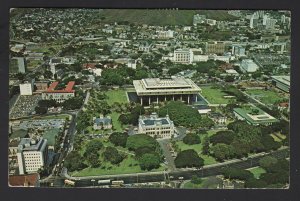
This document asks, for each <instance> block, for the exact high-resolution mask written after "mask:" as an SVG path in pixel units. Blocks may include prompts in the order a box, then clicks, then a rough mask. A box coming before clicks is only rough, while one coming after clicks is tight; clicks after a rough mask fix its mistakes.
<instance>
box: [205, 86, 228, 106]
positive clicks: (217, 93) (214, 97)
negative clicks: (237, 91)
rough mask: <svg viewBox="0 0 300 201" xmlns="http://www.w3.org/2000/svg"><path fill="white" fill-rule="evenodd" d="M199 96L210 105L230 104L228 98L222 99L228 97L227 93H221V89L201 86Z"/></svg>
mask: <svg viewBox="0 0 300 201" xmlns="http://www.w3.org/2000/svg"><path fill="white" fill-rule="evenodd" d="M201 89H202V93H201V95H202V96H203V97H204V98H205V99H206V100H207V101H208V102H209V103H210V104H228V103H230V100H232V99H230V98H224V96H229V95H228V94H227V93H225V92H223V91H222V89H220V88H218V87H213V86H201Z"/></svg>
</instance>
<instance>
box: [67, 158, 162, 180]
mask: <svg viewBox="0 0 300 201" xmlns="http://www.w3.org/2000/svg"><path fill="white" fill-rule="evenodd" d="M103 167H105V169H104V168H103ZM109 167H111V168H109ZM102 168H103V169H102ZM164 169H165V167H164V166H161V167H159V168H158V169H153V170H151V172H154V171H162V170H164ZM140 172H148V171H144V170H141V168H140V166H139V164H138V161H137V160H135V159H134V157H133V156H129V155H128V157H127V158H126V159H124V160H123V161H122V162H121V163H120V165H119V166H116V165H112V164H111V163H109V162H103V163H102V165H101V167H100V168H90V167H88V168H85V169H83V170H81V171H76V172H73V173H72V176H77V177H85V176H97V175H114V174H129V173H140Z"/></svg>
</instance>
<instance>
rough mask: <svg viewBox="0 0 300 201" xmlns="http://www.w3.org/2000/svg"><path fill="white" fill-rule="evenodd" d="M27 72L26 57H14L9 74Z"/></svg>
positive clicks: (11, 60) (10, 63)
mask: <svg viewBox="0 0 300 201" xmlns="http://www.w3.org/2000/svg"><path fill="white" fill-rule="evenodd" d="M25 72H26V61H25V59H24V57H13V58H11V59H10V62H9V73H11V74H17V73H25Z"/></svg>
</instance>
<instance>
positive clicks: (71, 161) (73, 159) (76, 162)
mask: <svg viewBox="0 0 300 201" xmlns="http://www.w3.org/2000/svg"><path fill="white" fill-rule="evenodd" d="M83 161H84V159H83V157H81V155H80V154H79V153H78V152H74V151H72V152H71V153H69V154H68V156H67V157H66V159H65V162H64V166H65V167H66V168H67V169H68V171H70V172H73V171H76V170H82V169H84V168H86V167H87V165H85V164H84V163H83Z"/></svg>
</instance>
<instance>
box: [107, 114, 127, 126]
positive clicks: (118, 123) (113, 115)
mask: <svg viewBox="0 0 300 201" xmlns="http://www.w3.org/2000/svg"><path fill="white" fill-rule="evenodd" d="M109 116H110V117H111V119H112V122H113V130H116V131H123V130H124V128H126V126H122V124H121V122H119V121H118V119H119V116H120V114H119V113H117V112H112V113H111V114H109Z"/></svg>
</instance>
